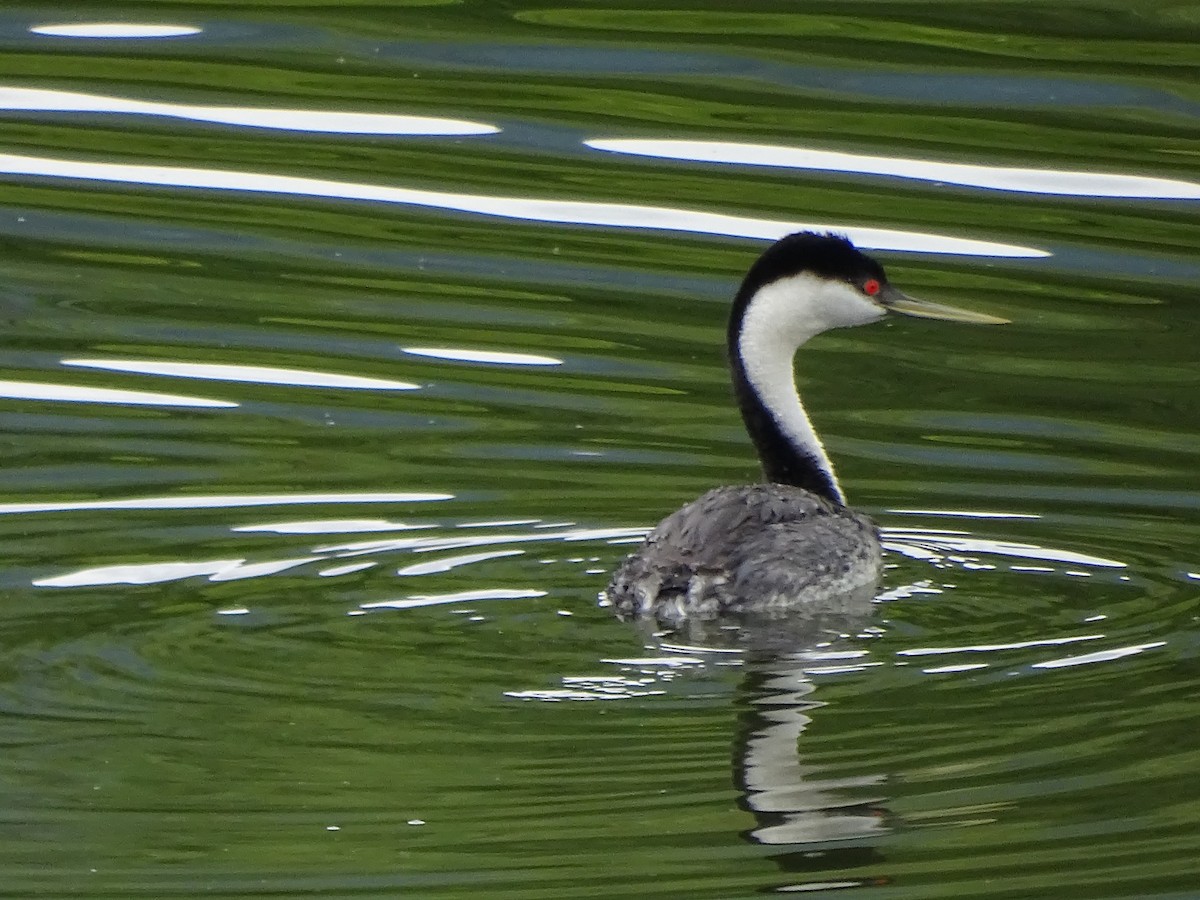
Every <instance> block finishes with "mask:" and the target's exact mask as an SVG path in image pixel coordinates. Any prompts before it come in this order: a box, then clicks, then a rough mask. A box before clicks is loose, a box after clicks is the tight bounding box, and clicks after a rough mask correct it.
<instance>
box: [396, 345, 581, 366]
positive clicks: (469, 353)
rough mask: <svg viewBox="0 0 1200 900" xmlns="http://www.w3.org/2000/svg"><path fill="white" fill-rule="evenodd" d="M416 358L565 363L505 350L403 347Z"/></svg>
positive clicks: (505, 363)
mask: <svg viewBox="0 0 1200 900" xmlns="http://www.w3.org/2000/svg"><path fill="white" fill-rule="evenodd" d="M400 349H401V350H403V351H404V352H405V353H411V354H412V355H414V356H429V357H432V358H434V359H448V360H453V361H454V362H473V363H499V364H501V365H510V366H561V365H562V363H563V361H562V360H561V359H556V358H555V357H553V356H537V355H535V354H533V353H508V352H505V351H503V350H462V349H456V348H453V347H446V348H442V347H401V348H400Z"/></svg>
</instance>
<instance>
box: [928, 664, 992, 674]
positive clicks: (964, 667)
mask: <svg viewBox="0 0 1200 900" xmlns="http://www.w3.org/2000/svg"><path fill="white" fill-rule="evenodd" d="M987 667H988V663H962V664H960V665H957V666H933V667H932V668H929V669H922V670H921V671H922V672H924V673H925V674H926V675H946V674H949V673H952V672H974V671H975V670H976V669H986V668H987Z"/></svg>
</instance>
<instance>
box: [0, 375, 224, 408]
mask: <svg viewBox="0 0 1200 900" xmlns="http://www.w3.org/2000/svg"><path fill="white" fill-rule="evenodd" d="M0 397H3V398H6V399H9V400H54V401H59V402H63V403H110V404H113V405H116V406H183V407H192V408H194V409H231V408H233V407H236V406H237V404H236V403H232V402H230V401H228V400H209V399H207V398H204V397H183V396H180V395H178V394H159V393H156V392H154V391H122V390H116V389H113V388H92V387H80V386H78V385H73V384H47V383H44V382H34V381H0Z"/></svg>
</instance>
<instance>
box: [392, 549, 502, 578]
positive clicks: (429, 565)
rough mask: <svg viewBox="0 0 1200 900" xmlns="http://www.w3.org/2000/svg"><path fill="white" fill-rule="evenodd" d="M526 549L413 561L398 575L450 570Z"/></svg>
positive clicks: (425, 573) (399, 571) (428, 573)
mask: <svg viewBox="0 0 1200 900" xmlns="http://www.w3.org/2000/svg"><path fill="white" fill-rule="evenodd" d="M524 552H525V551H524V550H491V551H489V552H487V553H464V554H462V555H461V556H447V557H443V558H442V559H432V560H427V561H426V562H419V563H413V564H412V565H411V566H405V567H404V568H403V569H400V570H398V571H397V572H396V574H397V575H433V574H435V573H437V572H449V571H450V570H451V569H457V568H458V567H459V566H467V565H470V564H471V563H477V562H483V561H484V560H488V559H500V558H501V557H505V556H521V555H522V554H523V553H524Z"/></svg>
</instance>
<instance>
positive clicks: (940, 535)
mask: <svg viewBox="0 0 1200 900" xmlns="http://www.w3.org/2000/svg"><path fill="white" fill-rule="evenodd" d="M958 533H959V534H961V533H962V532H958ZM892 534H896V535H897V536H898V538H899V540H895V541H890V540H887V539H886V538H887V537H888V536H889V535H892ZM953 534H955V533H954V532H946V531H930V530H925V529H920V530H918V529H906V528H887V529H884V537H885V540H884V541H883V546H884V547H885V548H886V549H888V550H894V551H895V552H897V553H901V554H903V555H905V556H909V557H912V558H914V559H922V558H931V557H934V556H937V555H939V554H942V553H984V554H993V555H996V556H1012V557H1017V558H1019V559H1042V560H1047V561H1049V562H1060V563H1069V564H1075V565H1082V566H1096V567H1098V568H1104V569H1124V568H1127V566H1126V564H1125V563H1123V562H1120V561H1119V560H1115V559H1105V558H1104V557H1101V556H1090V555H1089V554H1086V553H1075V552H1074V551H1071V550H1058V549H1054V548H1049V547H1039V546H1037V545H1036V544H1022V543H1017V542H1013V541H988V540H983V539H979V538H961V537H953V536H952V535H953ZM925 535H929V537H928V538H926V539H924V540H921V538H922V537H923V536H925ZM930 548H936V552H934V551H933V550H930Z"/></svg>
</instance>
